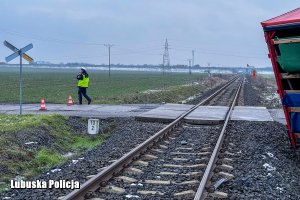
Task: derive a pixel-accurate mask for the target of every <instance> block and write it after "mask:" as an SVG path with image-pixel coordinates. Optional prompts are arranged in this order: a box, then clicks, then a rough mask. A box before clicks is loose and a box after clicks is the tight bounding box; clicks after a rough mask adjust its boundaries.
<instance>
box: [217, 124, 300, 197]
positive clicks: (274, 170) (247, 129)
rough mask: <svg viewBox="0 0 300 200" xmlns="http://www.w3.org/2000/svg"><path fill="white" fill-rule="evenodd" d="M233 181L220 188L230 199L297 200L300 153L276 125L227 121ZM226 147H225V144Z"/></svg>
mask: <svg viewBox="0 0 300 200" xmlns="http://www.w3.org/2000/svg"><path fill="white" fill-rule="evenodd" d="M226 132H227V134H228V135H227V137H226V139H225V141H224V142H225V144H226V143H229V142H230V143H233V144H234V145H235V146H234V147H233V149H232V150H231V152H232V153H234V154H235V155H234V156H233V159H234V162H233V167H234V170H233V174H234V176H235V178H234V179H233V180H231V181H228V182H226V183H224V184H223V185H222V187H220V189H219V190H221V191H224V192H228V194H229V195H230V196H229V198H230V199H300V194H299V191H300V182H299V180H300V168H299V164H300V154H299V152H297V153H296V154H294V153H293V152H292V150H291V149H290V148H289V146H290V144H289V141H288V137H287V133H286V130H285V126H284V125H282V124H280V123H278V122H246V121H235V122H230V124H229V126H228V128H227V131H226ZM225 146H226V145H225Z"/></svg>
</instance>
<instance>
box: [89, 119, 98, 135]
mask: <svg viewBox="0 0 300 200" xmlns="http://www.w3.org/2000/svg"><path fill="white" fill-rule="evenodd" d="M98 133H99V119H89V120H88V134H91V135H95V134H98Z"/></svg>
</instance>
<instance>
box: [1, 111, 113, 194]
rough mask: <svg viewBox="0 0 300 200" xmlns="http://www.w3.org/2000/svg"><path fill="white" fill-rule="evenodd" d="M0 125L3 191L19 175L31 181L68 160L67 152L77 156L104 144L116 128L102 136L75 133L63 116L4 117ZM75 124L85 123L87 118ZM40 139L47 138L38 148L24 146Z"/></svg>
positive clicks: (111, 125) (110, 126)
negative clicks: (35, 139)
mask: <svg viewBox="0 0 300 200" xmlns="http://www.w3.org/2000/svg"><path fill="white" fill-rule="evenodd" d="M0 122H1V123H0V160H1V162H0V169H1V170H0V182H6V183H7V184H5V185H4V186H3V185H0V192H3V191H5V188H7V187H8V184H9V182H10V180H11V179H13V178H14V177H16V176H22V177H24V178H25V179H29V178H31V177H33V176H36V175H38V174H40V173H41V172H42V171H45V170H47V169H50V168H52V167H54V166H56V165H58V164H60V163H62V162H64V161H66V160H67V159H68V158H65V157H64V156H63V155H64V154H66V153H68V152H72V153H75V155H78V154H80V153H81V152H83V151H85V150H89V149H91V148H93V147H95V146H96V145H99V144H101V143H102V142H103V141H104V140H105V139H106V138H107V137H108V136H109V134H110V132H111V130H112V129H113V128H114V127H115V124H114V122H111V124H109V126H108V127H106V128H105V129H104V130H103V133H102V134H97V135H88V134H87V133H86V132H85V131H83V132H80V131H79V132H76V131H74V130H73V129H72V128H71V127H70V126H69V125H68V118H67V117H65V116H61V115H37V116H33V115H23V116H21V117H20V116H18V115H5V114H1V115H0ZM73 123H74V122H73ZM76 123H79V124H82V125H83V124H86V123H87V119H81V120H79V121H78V122H76ZM82 125H81V126H82ZM37 137H38V138H40V137H44V140H43V143H40V144H39V145H40V146H39V148H32V147H31V146H30V145H29V146H28V145H25V144H24V143H25V142H28V141H32V140H33V139H34V138H37ZM22 138H23V139H22ZM69 159H70V158H69Z"/></svg>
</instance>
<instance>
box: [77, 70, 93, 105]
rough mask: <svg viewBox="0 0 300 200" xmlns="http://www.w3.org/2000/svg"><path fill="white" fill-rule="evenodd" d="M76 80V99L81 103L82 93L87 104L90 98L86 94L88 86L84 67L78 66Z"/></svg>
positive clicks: (89, 102) (87, 77)
mask: <svg viewBox="0 0 300 200" xmlns="http://www.w3.org/2000/svg"><path fill="white" fill-rule="evenodd" d="M77 80H78V84H77V86H78V101H79V104H82V95H83V96H84V97H85V98H86V100H87V101H88V104H91V101H92V100H91V98H90V97H89V96H88V95H87V94H86V89H87V88H88V87H89V80H90V78H89V75H88V73H87V72H86V68H85V67H81V68H80V73H79V74H78V75H77Z"/></svg>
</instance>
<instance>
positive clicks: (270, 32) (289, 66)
mask: <svg viewBox="0 0 300 200" xmlns="http://www.w3.org/2000/svg"><path fill="white" fill-rule="evenodd" d="M261 25H262V27H263V30H264V33H265V39H266V42H267V45H268V49H269V58H270V59H271V62H272V66H273V71H274V74H275V78H276V83H277V86H278V93H279V95H280V98H281V100H282V107H283V110H284V114H285V117H286V122H287V128H288V135H289V138H290V142H291V146H292V147H293V148H294V149H296V148H297V145H298V146H300V8H297V9H295V10H292V11H290V12H288V13H285V14H283V15H280V16H278V17H275V18H272V19H269V20H267V21H264V22H262V23H261Z"/></svg>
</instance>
